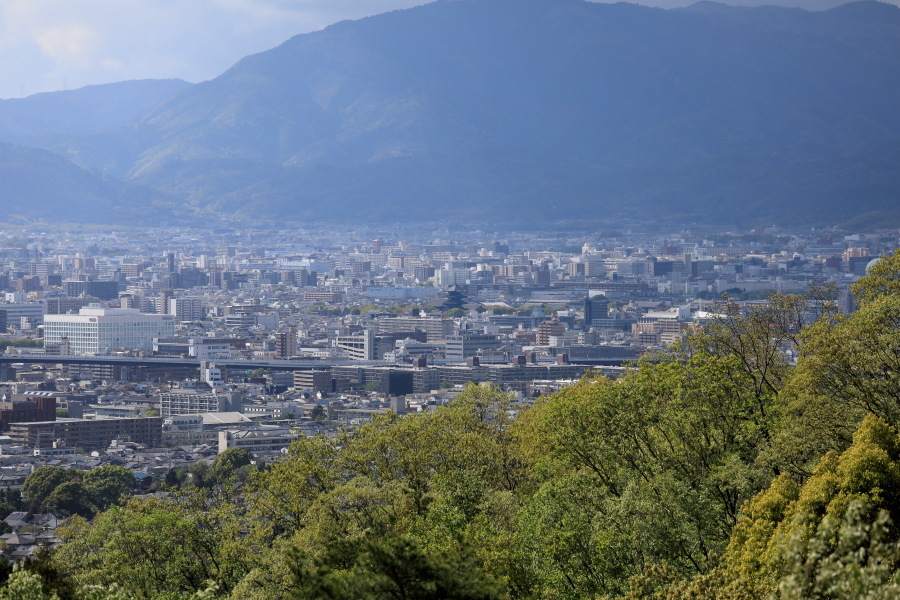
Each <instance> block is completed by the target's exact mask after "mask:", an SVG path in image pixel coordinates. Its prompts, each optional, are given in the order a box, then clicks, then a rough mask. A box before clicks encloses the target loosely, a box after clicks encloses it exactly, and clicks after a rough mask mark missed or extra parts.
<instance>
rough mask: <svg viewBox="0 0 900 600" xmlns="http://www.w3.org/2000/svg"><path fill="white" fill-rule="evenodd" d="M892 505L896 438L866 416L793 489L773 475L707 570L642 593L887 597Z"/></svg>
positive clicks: (892, 561)
mask: <svg viewBox="0 0 900 600" xmlns="http://www.w3.org/2000/svg"><path fill="white" fill-rule="evenodd" d="M898 501H900V436H898V435H897V432H896V430H895V429H893V428H891V427H890V426H888V425H887V424H886V423H885V422H883V421H881V420H880V419H878V418H877V417H875V416H874V415H868V416H867V417H866V418H865V419H864V420H863V423H862V425H861V426H860V428H859V429H858V430H857V431H856V433H855V434H854V438H853V443H852V445H851V446H850V447H849V448H848V449H847V450H845V451H844V452H843V453H841V454H837V453H834V452H831V453H829V454H826V455H825V456H824V457H822V460H821V461H820V462H819V464H818V465H817V466H816V469H815V471H814V472H813V475H812V476H811V477H810V478H809V479H808V480H807V481H805V482H804V483H803V484H802V485H798V484H797V483H795V482H794V481H792V480H791V479H790V478H789V477H788V476H786V475H781V476H779V477H778V478H776V479H775V480H774V481H773V482H772V485H771V486H769V488H768V489H766V490H764V491H762V492H760V493H759V494H758V495H757V496H755V497H754V498H753V499H752V500H751V501H750V502H749V503H748V504H747V506H746V507H745V508H744V511H743V514H742V515H741V518H740V520H739V521H738V523H737V525H736V526H735V528H734V531H733V533H732V536H731V540H730V542H729V545H728V548H727V549H726V551H725V552H724V553H723V555H722V560H721V563H720V564H719V566H717V567H716V569H715V570H714V571H713V572H711V573H709V574H706V575H702V576H700V577H697V578H695V579H693V580H691V581H687V580H682V581H675V582H673V583H670V584H669V585H668V586H667V587H665V588H663V589H661V590H657V591H656V594H657V595H656V596H652V595H646V596H643V597H646V598H655V597H659V598H662V597H666V598H695V597H701V596H699V595H698V594H701V593H702V594H703V596H702V597H707V598H713V599H715V598H722V599H723V600H724V599H726V598H727V599H731V598H737V599H748V600H749V599H752V598H769V597H776V594H778V595H779V596H780V597H782V598H811V599H820V598H821V599H823V600H824V599H825V598H835V599H840V598H847V599H849V598H890V597H893V596H892V594H894V593H896V590H897V588H896V585H897V576H898V567H900V558H898V557H900V554H898V553H897V549H898V547H900V546H898V541H900V535H898V532H897V530H896V529H895V528H891V527H889V523H890V513H891V511H892V510H895V509H896V506H897V503H898ZM659 594H662V595H659ZM634 597H641V596H634Z"/></svg>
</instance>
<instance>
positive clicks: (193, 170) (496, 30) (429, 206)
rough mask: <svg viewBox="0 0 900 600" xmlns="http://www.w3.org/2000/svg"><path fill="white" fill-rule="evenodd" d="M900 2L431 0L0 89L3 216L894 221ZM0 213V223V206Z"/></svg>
mask: <svg viewBox="0 0 900 600" xmlns="http://www.w3.org/2000/svg"><path fill="white" fill-rule="evenodd" d="M898 106H900V8H897V7H896V6H892V5H887V4H882V3H879V2H874V1H871V0H869V1H863V2H854V3H850V4H846V5H843V6H840V7H837V8H834V9H831V10H827V11H821V12H807V11H804V10H800V9H790V8H778V7H754V8H749V7H734V6H726V5H722V4H716V3H712V2H700V3H697V4H694V5H692V6H690V7H686V8H679V9H670V10H664V9H659V8H649V7H642V6H637V5H631V4H596V3H591V2H585V1H583V0H459V1H449V0H441V1H438V2H434V3H432V4H427V5H424V6H420V7H416V8H412V9H407V10H401V11H394V12H391V13H386V14H382V15H378V16H374V17H369V18H366V19H361V20H359V21H345V22H341V23H337V24H335V25H332V26H330V27H327V28H325V29H324V30H322V31H318V32H314V33H309V34H303V35H298V36H295V37H293V38H291V39H289V40H287V41H286V42H285V43H283V44H282V45H280V46H278V47H276V48H274V49H272V50H269V51H267V52H263V53H260V54H256V55H253V56H248V57H246V58H244V59H243V60H241V61H239V62H238V63H237V64H235V65H234V66H233V67H232V68H230V69H229V70H227V71H226V72H224V73H223V74H221V75H220V76H219V77H216V78H215V79H212V80H210V81H206V82H202V83H197V84H189V83H186V82H183V81H178V80H162V81H130V82H122V83H118V84H110V85H103V86H91V87H87V88H82V89H80V90H74V91H68V92H55V93H48V94H38V95H35V96H30V97H27V98H23V99H16V100H3V101H0V143H2V145H0V197H2V198H4V201H3V204H2V205H3V206H4V208H5V212H6V213H7V214H8V215H12V216H14V217H21V218H24V219H29V218H40V219H51V218H52V219H55V220H73V221H92V222H103V221H107V222H110V221H111V222H133V221H134V220H135V219H140V217H141V216H142V215H145V214H146V215H152V218H153V219H154V220H157V221H159V220H163V221H164V220H166V219H170V220H175V219H182V218H190V217H199V218H202V217H204V216H209V215H237V216H240V217H243V218H278V219H282V220H294V219H302V220H341V219H343V220H347V221H350V222H359V223H362V222H376V221H384V222H389V221H392V220H398V219H403V220H407V221H409V220H429V221H434V220H445V221H450V222H457V223H467V222H468V223H472V222H485V221H495V222H497V223H498V224H503V225H505V226H515V227H522V226H529V225H532V224H535V223H549V222H582V223H583V222H601V221H603V220H604V219H632V220H636V221H645V222H647V223H658V222H683V223H692V222H698V223H709V224H729V225H731V224H736V225H742V226H755V225H761V224H775V223H777V224H783V225H798V226H819V225H835V224H846V225H851V224H852V225H853V226H855V227H859V228H866V227H873V226H900V168H898V165H900V111H898V110H897V107H898ZM0 220H6V219H2V218H0Z"/></svg>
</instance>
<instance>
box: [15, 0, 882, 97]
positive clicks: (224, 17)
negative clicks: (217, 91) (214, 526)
mask: <svg viewBox="0 0 900 600" xmlns="http://www.w3.org/2000/svg"><path fill="white" fill-rule="evenodd" d="M731 1H732V2H734V1H740V2H741V3H744V2H746V3H751V2H754V1H755V0H731ZM775 1H776V2H790V3H792V4H793V5H801V6H803V5H809V4H811V3H812V4H821V3H826V4H834V3H838V2H839V1H840V0H775ZM891 1H892V2H893V3H896V2H900V0H891ZM691 2H693V0H643V1H642V2H641V3H642V4H654V5H658V6H677V5H685V4H689V3H691ZM424 3H425V2H424V1H423V0H0V98H17V97H21V96H27V95H30V94H34V93H37V92H44V91H54V90H61V89H75V88H79V87H82V86H85V85H91V84H97V83H109V82H114V81H123V80H128V79H145V78H169V77H178V78H181V79H185V80H187V81H193V82H196V81H203V80H206V79H211V78H213V77H215V76H216V75H219V74H220V73H222V72H223V71H224V70H225V69H227V68H228V67H230V66H231V65H233V64H234V63H235V62H237V61H238V60H239V59H241V58H242V57H244V56H246V55H248V54H253V53H256V52H261V51H263V50H268V49H269V48H273V47H275V46H277V45H278V44H280V43H281V42H283V41H285V40H286V39H288V38H289V37H291V36H292V35H295V34H298V33H306V32H309V31H314V30H317V29H321V28H323V27H325V26H326V25H329V24H331V23H335V22H337V21H340V20H343V19H358V18H361V17H365V16H367V15H372V14H377V13H382V12H386V11H389V10H392V9H398V8H408V7H410V6H415V5H418V4H424ZM768 3H775V2H768Z"/></svg>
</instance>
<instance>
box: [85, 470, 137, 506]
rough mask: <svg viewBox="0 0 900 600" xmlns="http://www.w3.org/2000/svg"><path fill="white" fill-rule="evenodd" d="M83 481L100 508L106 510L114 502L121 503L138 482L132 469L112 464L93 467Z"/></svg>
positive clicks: (93, 500)
mask: <svg viewBox="0 0 900 600" xmlns="http://www.w3.org/2000/svg"><path fill="white" fill-rule="evenodd" d="M83 481H84V487H85V490H86V491H87V492H88V494H89V495H90V498H91V501H92V502H93V503H94V504H95V505H96V506H97V509H98V510H106V509H107V508H109V507H110V506H112V505H113V504H119V503H120V501H121V500H122V498H123V497H124V496H127V495H128V494H129V493H130V492H131V490H132V489H134V486H135V485H136V484H137V479H136V478H135V476H134V474H133V473H132V472H131V471H129V470H128V469H126V468H125V467H117V466H112V465H104V466H102V467H96V468H94V469H91V470H90V471H88V472H87V473H85V475H84V480H83Z"/></svg>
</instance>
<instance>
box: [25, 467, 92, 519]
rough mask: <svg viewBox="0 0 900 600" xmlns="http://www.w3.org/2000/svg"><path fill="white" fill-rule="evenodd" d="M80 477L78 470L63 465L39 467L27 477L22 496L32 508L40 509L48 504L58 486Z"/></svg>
mask: <svg viewBox="0 0 900 600" xmlns="http://www.w3.org/2000/svg"><path fill="white" fill-rule="evenodd" d="M78 479H80V474H79V472H78V471H75V470H73V469H66V468H63V467H55V466H44V467H38V468H37V469H35V470H34V472H33V473H31V474H30V475H29V476H28V477H27V478H25V483H24V484H23V485H22V496H23V497H24V499H25V501H26V502H27V504H28V506H30V507H31V509H32V510H40V509H41V508H42V507H44V506H46V505H47V499H48V498H49V497H50V495H51V494H52V493H53V492H54V490H56V488H57V487H58V486H60V485H61V484H63V483H67V482H70V481H76V480H78Z"/></svg>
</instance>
